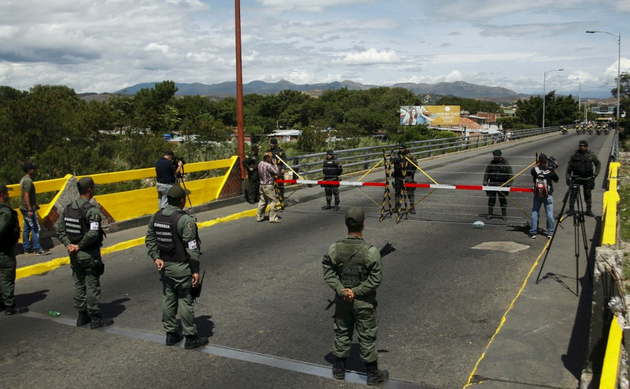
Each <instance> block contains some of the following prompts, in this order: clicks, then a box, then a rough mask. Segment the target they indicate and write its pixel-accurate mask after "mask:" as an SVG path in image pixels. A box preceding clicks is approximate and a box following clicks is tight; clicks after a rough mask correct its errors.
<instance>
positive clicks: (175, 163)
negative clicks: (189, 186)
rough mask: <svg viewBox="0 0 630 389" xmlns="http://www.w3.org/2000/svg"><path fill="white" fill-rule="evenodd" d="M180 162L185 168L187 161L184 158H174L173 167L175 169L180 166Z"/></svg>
mask: <svg viewBox="0 0 630 389" xmlns="http://www.w3.org/2000/svg"><path fill="white" fill-rule="evenodd" d="M179 161H182V166H184V165H185V164H186V160H185V159H184V158H182V157H178V156H175V155H174V156H173V160H172V162H173V165H175V167H177V165H179Z"/></svg>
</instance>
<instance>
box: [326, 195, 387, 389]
mask: <svg viewBox="0 0 630 389" xmlns="http://www.w3.org/2000/svg"><path fill="white" fill-rule="evenodd" d="M346 226H347V227H348V236H347V238H346V239H343V240H340V241H338V242H336V243H334V244H333V245H332V246H330V248H329V249H328V253H326V255H324V259H323V261H322V266H323V269H324V280H325V281H326V283H327V284H328V285H329V286H330V287H331V288H332V289H333V290H334V291H335V293H336V300H337V304H335V316H334V317H335V323H334V329H335V344H334V349H333V355H334V356H335V357H336V361H335V365H334V366H333V377H335V378H336V379H338V380H342V379H344V378H345V373H346V358H347V357H348V356H349V355H350V349H351V346H352V335H353V333H354V330H355V328H356V331H357V336H358V339H359V348H360V357H361V360H363V362H365V366H366V369H367V384H368V385H376V384H379V383H381V382H385V381H387V379H388V378H389V372H388V371H387V370H379V369H378V362H377V361H378V352H377V351H376V335H377V332H378V323H377V321H376V305H377V303H376V289H377V288H378V287H379V285H380V284H381V281H382V280H383V265H382V263H381V254H380V253H379V250H377V249H376V247H374V246H372V245H370V244H368V243H366V242H365V241H364V240H363V227H364V226H365V213H364V212H363V210H362V209H361V208H357V207H353V208H350V209H349V210H348V212H346Z"/></svg>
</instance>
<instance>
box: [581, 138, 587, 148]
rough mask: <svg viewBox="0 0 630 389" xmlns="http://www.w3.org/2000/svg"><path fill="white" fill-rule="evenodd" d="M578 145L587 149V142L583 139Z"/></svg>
mask: <svg viewBox="0 0 630 389" xmlns="http://www.w3.org/2000/svg"><path fill="white" fill-rule="evenodd" d="M579 144H581V145H584V146H586V147H588V142H587V141H585V140H584V139H582V140H580V143H579Z"/></svg>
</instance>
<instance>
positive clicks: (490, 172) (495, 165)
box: [482, 150, 514, 220]
mask: <svg viewBox="0 0 630 389" xmlns="http://www.w3.org/2000/svg"><path fill="white" fill-rule="evenodd" d="M492 155H493V156H494V159H493V160H492V161H490V163H489V164H488V166H486V171H485V173H484V175H483V183H482V185H484V186H504V187H510V186H511V183H510V181H511V180H512V177H513V176H514V173H513V172H512V166H510V164H509V163H508V161H507V160H506V159H505V158H503V157H502V153H501V150H495V151H493V152H492ZM486 194H487V195H488V215H487V216H486V218H487V219H491V218H492V213H493V209H494V205H495V204H496V202H497V196H499V204H500V206H501V216H502V218H503V220H506V219H507V196H508V195H509V194H510V192H500V191H496V190H488V191H486Z"/></svg>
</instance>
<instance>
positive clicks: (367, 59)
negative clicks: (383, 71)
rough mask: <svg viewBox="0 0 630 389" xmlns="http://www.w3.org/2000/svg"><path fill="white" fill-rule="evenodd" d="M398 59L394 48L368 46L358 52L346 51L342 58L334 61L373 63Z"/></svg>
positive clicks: (340, 62)
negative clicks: (379, 48) (384, 48)
mask: <svg viewBox="0 0 630 389" xmlns="http://www.w3.org/2000/svg"><path fill="white" fill-rule="evenodd" d="M400 61H401V60H400V58H399V57H398V55H396V51H394V50H383V51H377V50H376V49H374V48H369V49H367V50H365V51H362V52H358V53H357V52H354V53H348V54H346V56H345V57H344V58H342V59H339V60H336V61H334V62H335V63H338V64H345V65H373V64H379V63H398V62H400Z"/></svg>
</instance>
